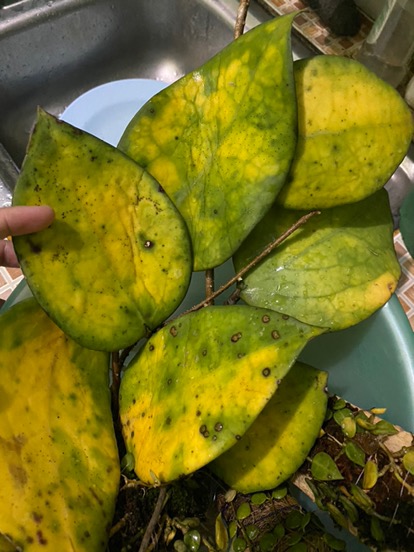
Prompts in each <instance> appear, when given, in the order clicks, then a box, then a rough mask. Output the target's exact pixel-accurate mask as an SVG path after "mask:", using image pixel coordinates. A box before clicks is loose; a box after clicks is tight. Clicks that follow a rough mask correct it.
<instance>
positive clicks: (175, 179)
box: [119, 14, 296, 270]
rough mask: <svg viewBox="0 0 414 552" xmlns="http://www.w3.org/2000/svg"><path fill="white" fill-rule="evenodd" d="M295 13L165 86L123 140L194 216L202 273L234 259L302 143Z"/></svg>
mask: <svg viewBox="0 0 414 552" xmlns="http://www.w3.org/2000/svg"><path fill="white" fill-rule="evenodd" d="M294 17H295V14H289V15H286V16H284V17H278V18H274V19H272V20H270V21H269V22H266V23H264V24H262V25H260V26H258V27H257V28H255V29H252V30H251V31H249V32H248V33H246V34H244V35H243V36H241V37H240V38H238V39H237V40H236V41H233V42H232V43H230V44H229V45H228V46H227V47H226V48H224V49H223V50H222V51H221V52H219V53H218V54H217V55H216V56H215V57H213V58H212V59H210V60H209V61H208V62H207V63H205V64H204V65H203V66H202V67H199V68H197V69H196V70H194V71H193V72H191V73H189V74H187V75H185V76H184V77H183V78H182V79H180V80H178V81H177V82H175V83H173V84H172V85H170V86H169V87H167V88H165V89H164V90H162V91H161V92H160V93H159V94H157V95H156V96H154V97H153V98H152V99H151V100H150V101H149V102H147V104H145V105H144V106H143V107H142V109H141V110H140V111H139V112H138V113H137V114H136V116H135V117H134V118H133V119H132V121H131V122H130V124H129V126H128V127H127V129H126V131H125V133H124V135H123V136H122V138H121V141H120V143H119V147H120V149H121V150H122V151H124V152H125V153H126V154H127V155H129V156H130V157H131V158H132V159H135V160H136V161H137V162H138V163H139V164H140V165H141V166H142V167H144V168H145V169H146V170H148V171H149V172H150V174H152V175H153V176H154V177H155V178H156V179H157V180H158V181H159V182H160V183H161V185H162V186H163V188H164V189H165V191H166V192H167V194H168V195H169V196H170V197H171V199H172V201H173V202H174V204H175V205H176V207H177V208H178V209H179V211H180V213H181V214H182V216H183V217H184V219H185V221H186V223H187V226H188V228H189V232H190V235H191V240H192V244H193V250H194V269H195V270H204V269H207V268H213V267H215V266H218V265H220V264H221V263H223V262H224V261H225V260H226V259H228V258H229V257H230V256H231V255H232V254H233V253H234V251H235V250H236V249H237V247H238V246H239V245H240V243H241V241H242V240H243V239H244V238H245V237H246V235H247V234H248V233H249V231H250V230H251V229H252V228H253V227H254V226H255V224H256V223H257V221H258V220H260V219H261V218H262V216H263V215H264V213H265V212H266V211H267V210H268V208H269V207H270V205H271V204H272V203H273V202H274V199H275V197H276V195H277V194H278V192H279V191H280V189H281V187H282V186H283V184H284V182H285V180H286V177H287V174H288V171H289V166H290V163H291V161H292V158H293V154H294V151H295V145H296V97H295V88H294V81H293V67H292V65H293V62H292V52H291V47H290V33H291V25H292V21H293V18H294Z"/></svg>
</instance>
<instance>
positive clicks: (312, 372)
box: [211, 362, 328, 493]
mask: <svg viewBox="0 0 414 552" xmlns="http://www.w3.org/2000/svg"><path fill="white" fill-rule="evenodd" d="M327 379H328V374H327V373H326V372H322V371H320V370H317V369H316V368H312V367H311V366H308V365H306V364H303V363H301V362H296V363H295V364H294V365H293V366H292V368H291V369H290V370H289V372H288V373H287V374H286V376H285V377H284V378H283V380H282V382H281V384H280V386H279V388H278V389H277V391H276V393H275V394H274V395H273V397H272V398H271V399H270V401H269V402H268V403H267V405H266V406H265V408H264V409H263V410H262V412H261V413H260V414H259V415H258V417H257V418H256V420H255V421H254V422H253V424H252V425H251V427H250V428H249V429H248V430H247V431H246V433H245V434H244V435H243V437H242V438H241V440H240V441H239V442H238V443H236V444H235V445H234V446H233V447H231V448H230V449H229V450H228V451H227V452H225V453H224V454H222V455H221V456H219V457H218V458H217V459H216V460H215V461H214V462H213V463H212V465H211V469H212V470H213V472H214V473H216V474H217V475H218V476H219V477H220V478H221V479H222V480H223V481H225V482H226V483H227V484H228V485H229V486H230V487H231V488H232V489H236V490H237V491H239V492H242V493H252V492H256V491H264V490H269V489H273V488H275V487H278V486H279V485H281V484H282V483H284V482H285V481H286V480H287V479H288V478H289V477H290V476H291V475H293V474H294V473H295V471H296V470H297V469H298V468H299V467H300V466H301V465H302V463H303V462H304V461H305V459H306V456H307V455H308V454H309V451H310V450H311V448H312V446H313V444H314V442H315V441H316V438H317V437H318V435H319V431H320V428H321V426H322V423H323V420H324V418H325V413H326V406H327V402H328V395H327V393H326V390H325V387H326V384H327Z"/></svg>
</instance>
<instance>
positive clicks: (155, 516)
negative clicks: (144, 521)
mask: <svg viewBox="0 0 414 552" xmlns="http://www.w3.org/2000/svg"><path fill="white" fill-rule="evenodd" d="M166 497H167V487H160V493H159V495H158V499H157V503H156V505H155V508H154V511H153V512H152V516H151V519H150V521H149V523H148V525H147V528H146V529H145V533H144V536H143V537H142V541H141V546H140V547H139V551H138V552H146V551H147V550H148V547H149V544H150V540H151V536H152V533H153V532H154V529H155V527H156V525H157V523H158V520H159V518H160V515H161V512H162V509H163V508H164V503H165V499H166Z"/></svg>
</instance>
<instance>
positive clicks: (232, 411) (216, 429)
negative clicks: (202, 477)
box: [120, 305, 321, 483]
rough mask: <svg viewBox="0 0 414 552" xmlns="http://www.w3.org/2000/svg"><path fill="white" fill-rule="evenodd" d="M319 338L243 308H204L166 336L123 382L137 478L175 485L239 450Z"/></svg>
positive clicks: (171, 326) (123, 409) (155, 339)
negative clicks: (299, 359) (285, 379)
mask: <svg viewBox="0 0 414 552" xmlns="http://www.w3.org/2000/svg"><path fill="white" fill-rule="evenodd" d="M320 333H321V330H320V329H318V328H312V327H310V326H307V325H304V324H301V323H300V322H297V321H296V320H294V319H291V318H288V319H286V317H283V316H281V315H278V314H276V313H274V312H271V311H268V310H264V309H255V308H252V307H248V306H242V305H240V306H232V307H225V306H223V307H219V306H217V307H208V308H204V309H202V310H200V311H197V312H194V313H191V314H187V315H184V316H182V317H180V318H178V319H177V320H176V321H171V322H170V323H168V324H167V325H166V326H165V327H164V328H162V329H161V330H159V331H158V332H157V333H156V334H154V335H153V336H152V337H151V338H150V339H149V340H148V342H147V343H146V345H145V346H144V347H143V348H142V349H141V351H140V352H139V353H138V354H137V356H136V357H135V359H134V360H133V361H132V362H131V364H130V366H129V367H128V369H127V370H126V371H125V374H124V377H123V379H122V383H121V390H120V415H121V422H122V426H123V434H124V439H125V444H126V448H127V451H129V452H131V453H132V454H133V455H134V457H135V472H136V474H137V475H138V477H139V478H140V479H141V480H142V481H144V482H146V483H152V482H153V481H154V480H158V481H161V482H168V481H171V480H174V479H176V478H178V477H180V476H182V475H186V474H189V473H191V472H193V471H195V470H197V469H199V468H200V467H202V466H204V465H206V464H208V463H209V462H211V461H212V460H213V459H214V458H216V457H217V456H218V455H220V454H221V453H222V452H224V451H225V450H226V449H228V448H229V447H230V446H232V445H234V444H235V443H236V442H237V441H238V440H240V438H241V436H242V435H243V434H244V433H245V431H246V430H247V428H248V427H249V426H250V425H251V424H252V423H253V421H254V420H255V418H256V417H257V415H258V414H259V412H260V411H261V410H263V408H264V406H265V405H266V403H267V402H268V401H269V399H270V398H271V397H272V395H273V393H274V392H275V390H276V389H277V387H278V385H279V383H280V380H281V378H283V377H284V376H285V374H286V373H287V372H288V370H289V368H290V367H291V365H292V364H293V362H294V361H295V359H296V357H297V355H298V354H299V353H300V351H301V350H302V349H303V347H304V346H305V344H306V343H307V341H308V340H309V339H311V338H312V337H314V336H316V335H318V334H320Z"/></svg>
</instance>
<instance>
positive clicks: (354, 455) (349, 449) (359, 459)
mask: <svg viewBox="0 0 414 552" xmlns="http://www.w3.org/2000/svg"><path fill="white" fill-rule="evenodd" d="M344 452H345V454H346V455H347V457H348V458H349V460H351V462H354V464H357V465H358V466H361V467H362V468H363V467H364V466H365V452H364V451H363V450H362V448H361V447H360V446H359V445H358V443H356V442H354V441H348V442H347V443H345V446H344Z"/></svg>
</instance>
